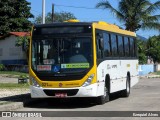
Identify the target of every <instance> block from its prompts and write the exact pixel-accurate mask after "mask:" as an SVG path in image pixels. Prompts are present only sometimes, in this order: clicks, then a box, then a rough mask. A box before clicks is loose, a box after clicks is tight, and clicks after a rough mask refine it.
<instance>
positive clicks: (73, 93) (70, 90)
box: [43, 89, 78, 96]
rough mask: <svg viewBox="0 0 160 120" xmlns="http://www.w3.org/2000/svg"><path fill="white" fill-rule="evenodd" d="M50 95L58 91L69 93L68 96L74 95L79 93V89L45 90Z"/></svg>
mask: <svg viewBox="0 0 160 120" xmlns="http://www.w3.org/2000/svg"><path fill="white" fill-rule="evenodd" d="M43 91H44V92H45V94H46V95H48V96H55V94H56V93H67V96H74V95H76V94H77V92H78V89H69V90H43Z"/></svg>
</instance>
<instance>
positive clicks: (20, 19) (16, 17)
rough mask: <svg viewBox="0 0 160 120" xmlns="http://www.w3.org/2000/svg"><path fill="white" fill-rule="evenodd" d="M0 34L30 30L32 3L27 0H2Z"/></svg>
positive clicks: (0, 3)
mask: <svg viewBox="0 0 160 120" xmlns="http://www.w3.org/2000/svg"><path fill="white" fill-rule="evenodd" d="M0 8H1V9H0V36H2V35H5V34H7V33H8V32H14V31H29V30H30V28H31V25H32V24H31V22H30V21H29V20H28V19H29V18H33V17H34V16H33V15H32V14H31V13H30V9H31V7H30V3H29V2H27V1H26V0H0Z"/></svg>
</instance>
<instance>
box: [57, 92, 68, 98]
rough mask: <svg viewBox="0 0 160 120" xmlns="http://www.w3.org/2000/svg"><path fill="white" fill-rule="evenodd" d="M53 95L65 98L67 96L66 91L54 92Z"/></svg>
mask: <svg viewBox="0 0 160 120" xmlns="http://www.w3.org/2000/svg"><path fill="white" fill-rule="evenodd" d="M55 96H56V97H58V98H65V97H67V93H55Z"/></svg>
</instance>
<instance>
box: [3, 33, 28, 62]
mask: <svg viewBox="0 0 160 120" xmlns="http://www.w3.org/2000/svg"><path fill="white" fill-rule="evenodd" d="M15 44H16V36H14V35H11V36H9V37H6V38H5V39H4V40H0V61H2V60H20V59H26V55H25V53H24V52H23V51H22V47H16V46H15Z"/></svg>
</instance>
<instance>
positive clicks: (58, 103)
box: [0, 92, 121, 109]
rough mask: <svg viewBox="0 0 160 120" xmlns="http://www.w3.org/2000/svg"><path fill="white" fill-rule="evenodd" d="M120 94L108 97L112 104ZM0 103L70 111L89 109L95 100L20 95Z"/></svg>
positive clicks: (4, 98) (4, 99) (3, 99)
mask: <svg viewBox="0 0 160 120" xmlns="http://www.w3.org/2000/svg"><path fill="white" fill-rule="evenodd" d="M120 97H121V96H120V93H119V92H117V93H114V94H111V95H110V101H109V102H112V101H114V100H116V99H119V98H120ZM0 101H1V102H2V101H8V102H15V103H16V102H23V106H24V107H27V108H46V109H72V108H89V107H93V106H95V105H97V104H96V100H95V98H63V99H62V98H56V99H55V98H39V99H37V98H36V99H31V97H30V94H29V93H28V94H22V95H16V96H10V97H3V98H0Z"/></svg>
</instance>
